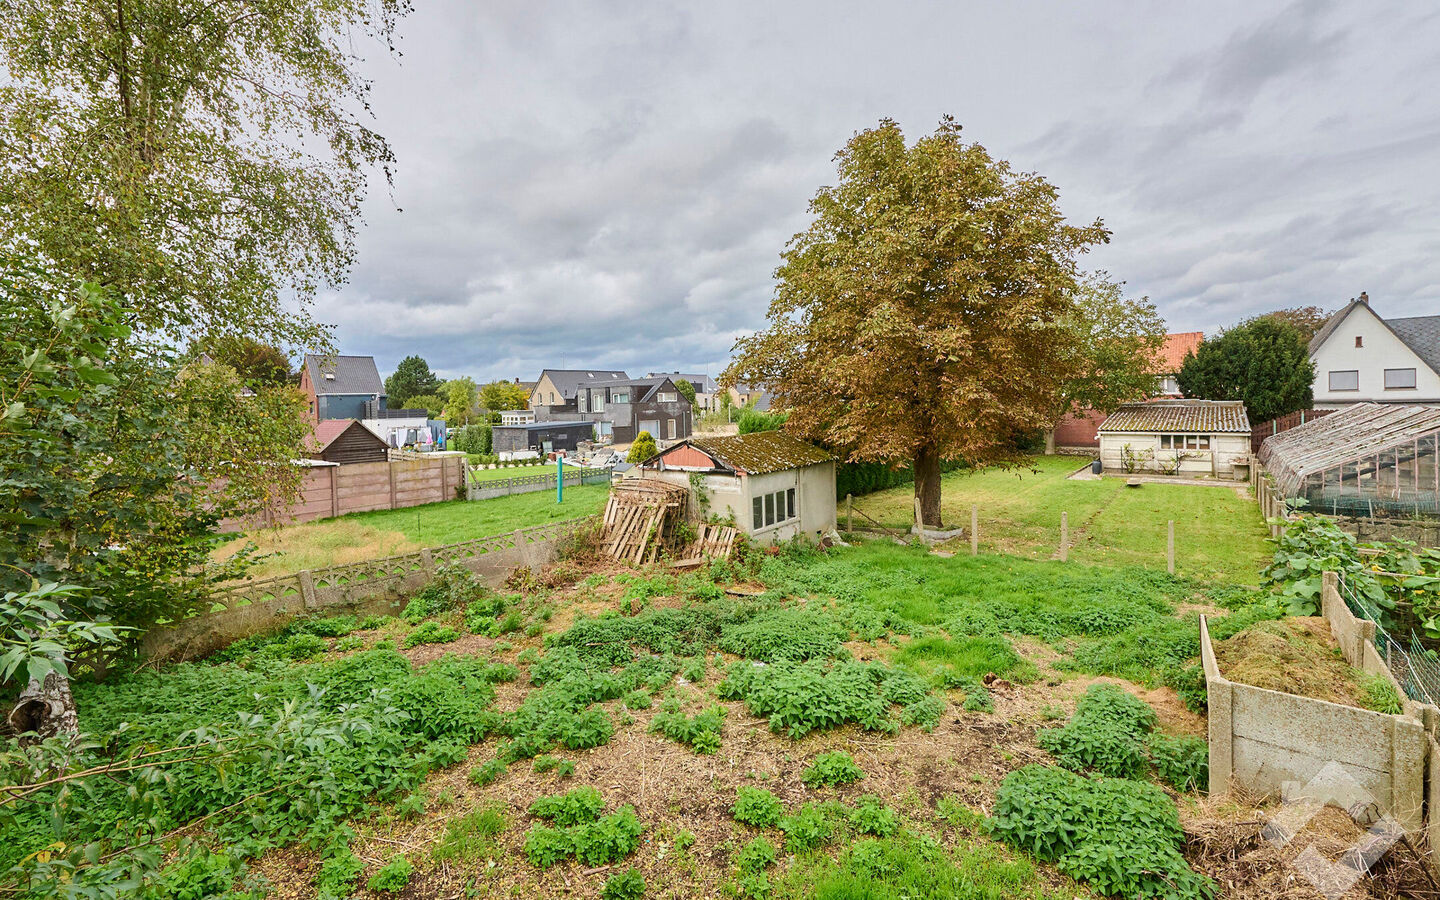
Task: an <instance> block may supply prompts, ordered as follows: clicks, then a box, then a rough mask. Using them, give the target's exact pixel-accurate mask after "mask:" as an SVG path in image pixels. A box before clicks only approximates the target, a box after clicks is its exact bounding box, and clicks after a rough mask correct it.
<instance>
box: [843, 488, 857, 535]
mask: <svg viewBox="0 0 1440 900" xmlns="http://www.w3.org/2000/svg"><path fill="white" fill-rule="evenodd" d="M854 504H855V495H854V494H846V495H845V530H846V531H847V532H850V531H854V530H855V524H854V521H853V519H852V518H851V515H852V514H853V512H854V509H853V507H854Z"/></svg>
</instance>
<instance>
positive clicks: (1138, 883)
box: [986, 765, 1216, 900]
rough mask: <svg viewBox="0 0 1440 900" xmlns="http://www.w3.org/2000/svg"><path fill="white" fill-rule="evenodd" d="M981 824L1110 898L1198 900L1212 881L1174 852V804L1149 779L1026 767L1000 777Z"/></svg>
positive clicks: (1177, 848) (1180, 842)
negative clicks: (988, 814)
mask: <svg viewBox="0 0 1440 900" xmlns="http://www.w3.org/2000/svg"><path fill="white" fill-rule="evenodd" d="M986 827H987V828H988V829H989V830H990V832H991V833H992V834H994V835H996V836H997V837H999V838H1001V839H1003V840H1005V841H1007V842H1008V843H1010V844H1013V845H1014V846H1016V847H1019V848H1020V849H1022V850H1025V851H1027V852H1029V853H1031V854H1033V855H1034V856H1035V857H1036V858H1038V859H1042V860H1045V861H1047V862H1052V863H1054V864H1055V865H1056V867H1057V868H1058V869H1059V870H1060V871H1061V872H1064V873H1065V874H1067V875H1070V876H1071V877H1073V878H1075V879H1076V880H1078V881H1082V882H1084V883H1086V884H1089V885H1090V886H1091V887H1093V888H1095V889H1096V890H1097V891H1099V892H1100V893H1102V894H1107V895H1111V896H1116V897H1126V898H1132V897H1156V898H1161V897H1163V898H1167V900H1169V898H1174V900H1191V898H1194V900H1205V898H1211V897H1214V896H1215V894H1216V888H1215V884H1214V883H1213V882H1212V881H1210V879H1208V878H1206V877H1204V876H1203V875H1198V874H1196V873H1195V872H1194V871H1193V870H1192V869H1191V868H1190V865H1189V863H1187V862H1186V861H1185V857H1184V855H1183V854H1182V852H1181V850H1182V849H1183V847H1184V840H1185V836H1184V832H1183V830H1182V829H1181V827H1180V818H1179V816H1178V815H1177V814H1176V812H1175V804H1174V803H1172V802H1171V801H1170V798H1169V797H1167V796H1165V793H1164V792H1163V791H1161V790H1160V789H1159V788H1157V787H1155V786H1154V785H1152V784H1148V783H1146V782H1141V781H1133V780H1131V779H1128V778H1105V777H1102V776H1089V777H1087V776H1083V775H1077V774H1075V773H1073V772H1069V771H1067V770H1065V769H1060V768H1054V767H1050V766H1040V765H1029V766H1026V767H1024V768H1022V769H1017V770H1016V771H1014V772H1011V773H1010V774H1009V775H1006V776H1005V780H1004V781H1003V782H1002V783H1001V785H1000V790H999V792H998V793H997V794H996V799H995V808H994V811H993V813H992V814H991V817H990V819H989V820H988V821H987V823H986Z"/></svg>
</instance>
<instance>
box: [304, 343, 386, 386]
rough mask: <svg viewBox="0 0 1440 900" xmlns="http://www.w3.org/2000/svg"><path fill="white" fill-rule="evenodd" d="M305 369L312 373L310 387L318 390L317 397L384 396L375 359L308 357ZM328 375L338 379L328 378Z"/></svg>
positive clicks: (313, 355) (307, 355) (319, 355)
mask: <svg viewBox="0 0 1440 900" xmlns="http://www.w3.org/2000/svg"><path fill="white" fill-rule="evenodd" d="M305 369H306V371H308V372H309V373H310V383H311V384H313V385H314V386H315V393H316V394H318V395H325V394H372V395H375V394H378V395H380V396H384V394H385V382H384V381H382V380H381V378H380V370H379V369H378V368H376V367H375V357H373V356H325V355H322V354H316V353H307V354H305ZM327 374H329V375H334V376H335V377H334V378H326V377H325V376H326V375H327Z"/></svg>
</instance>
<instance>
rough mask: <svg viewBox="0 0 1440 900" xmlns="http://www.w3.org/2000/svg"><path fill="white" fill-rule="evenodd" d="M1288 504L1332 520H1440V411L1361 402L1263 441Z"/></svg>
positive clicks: (1264, 460)
mask: <svg viewBox="0 0 1440 900" xmlns="http://www.w3.org/2000/svg"><path fill="white" fill-rule="evenodd" d="M1260 462H1261V464H1263V465H1264V466H1265V468H1266V470H1267V471H1268V472H1269V473H1270V475H1271V476H1272V477H1273V478H1274V479H1275V487H1276V489H1277V490H1278V491H1279V493H1280V494H1281V496H1283V497H1285V498H1287V499H1295V498H1302V499H1304V500H1305V501H1307V506H1308V508H1309V509H1310V510H1311V511H1313V512H1317V513H1321V514H1324V515H1335V516H1372V517H1373V516H1376V515H1383V516H1392V517H1393V516H1404V517H1433V516H1440V409H1435V408H1431V407H1424V406H1393V405H1387V404H1380V403H1357V404H1355V405H1354V406H1350V407H1346V408H1345V409H1342V410H1340V411H1338V412H1335V413H1333V414H1331V415H1328V416H1325V417H1324V418H1321V419H1315V420H1313V421H1310V422H1306V423H1305V424H1304V425H1300V426H1298V427H1296V428H1292V429H1290V430H1289V431H1283V432H1281V433H1280V434H1277V435H1274V436H1273V437H1269V438H1266V439H1265V443H1264V444H1262V445H1261V446H1260Z"/></svg>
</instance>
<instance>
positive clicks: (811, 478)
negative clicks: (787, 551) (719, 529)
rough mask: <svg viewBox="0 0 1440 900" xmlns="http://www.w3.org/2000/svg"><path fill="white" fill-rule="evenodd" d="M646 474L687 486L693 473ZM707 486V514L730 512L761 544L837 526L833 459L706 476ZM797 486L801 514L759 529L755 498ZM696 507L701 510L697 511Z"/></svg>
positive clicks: (797, 509)
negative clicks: (773, 469)
mask: <svg viewBox="0 0 1440 900" xmlns="http://www.w3.org/2000/svg"><path fill="white" fill-rule="evenodd" d="M645 477H646V478H660V479H663V480H665V481H669V482H672V483H674V484H683V485H686V486H689V484H690V473H689V472H686V471H683V470H681V469H666V470H664V471H647V472H645ZM704 485H705V490H706V491H707V493H708V497H709V501H710V503H709V506H708V507H707V509H706V513H707V514H709V515H716V516H720V517H721V518H724V517H725V516H727V515H732V516H733V517H734V519H735V524H736V525H737V526H738V527H739V529H740V531H741V532H742V533H744V534H748V535H750V539H751V540H752V541H754V542H755V543H757V544H762V545H768V544H778V543H781V542H784V541H788V540H791V539H793V538H795V537H799V536H802V535H803V536H804V537H805V538H806V539H807V540H811V541H813V540H815V539H816V537H817V535H818V534H821V533H824V532H828V531H832V530H834V528H835V515H836V510H835V464H834V463H833V462H827V463H821V464H819V465H814V466H806V467H805V468H803V469H786V470H785V471H783V472H771V473H770V474H768V475H755V476H748V475H741V476H738V477H737V476H731V475H706V476H704ZM792 487H793V488H795V489H796V491H795V512H796V514H797V518H795V519H792V520H791V521H788V522H783V523H780V524H776V525H770V526H767V527H764V528H761V529H759V530H758V531H757V530H755V529H754V528H753V527H752V525H753V519H752V518H751V499H752V498H754V497H756V496H764V495H765V494H768V493H772V492H774V491H783V490H786V489H787V488H792ZM697 512H698V510H697Z"/></svg>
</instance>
